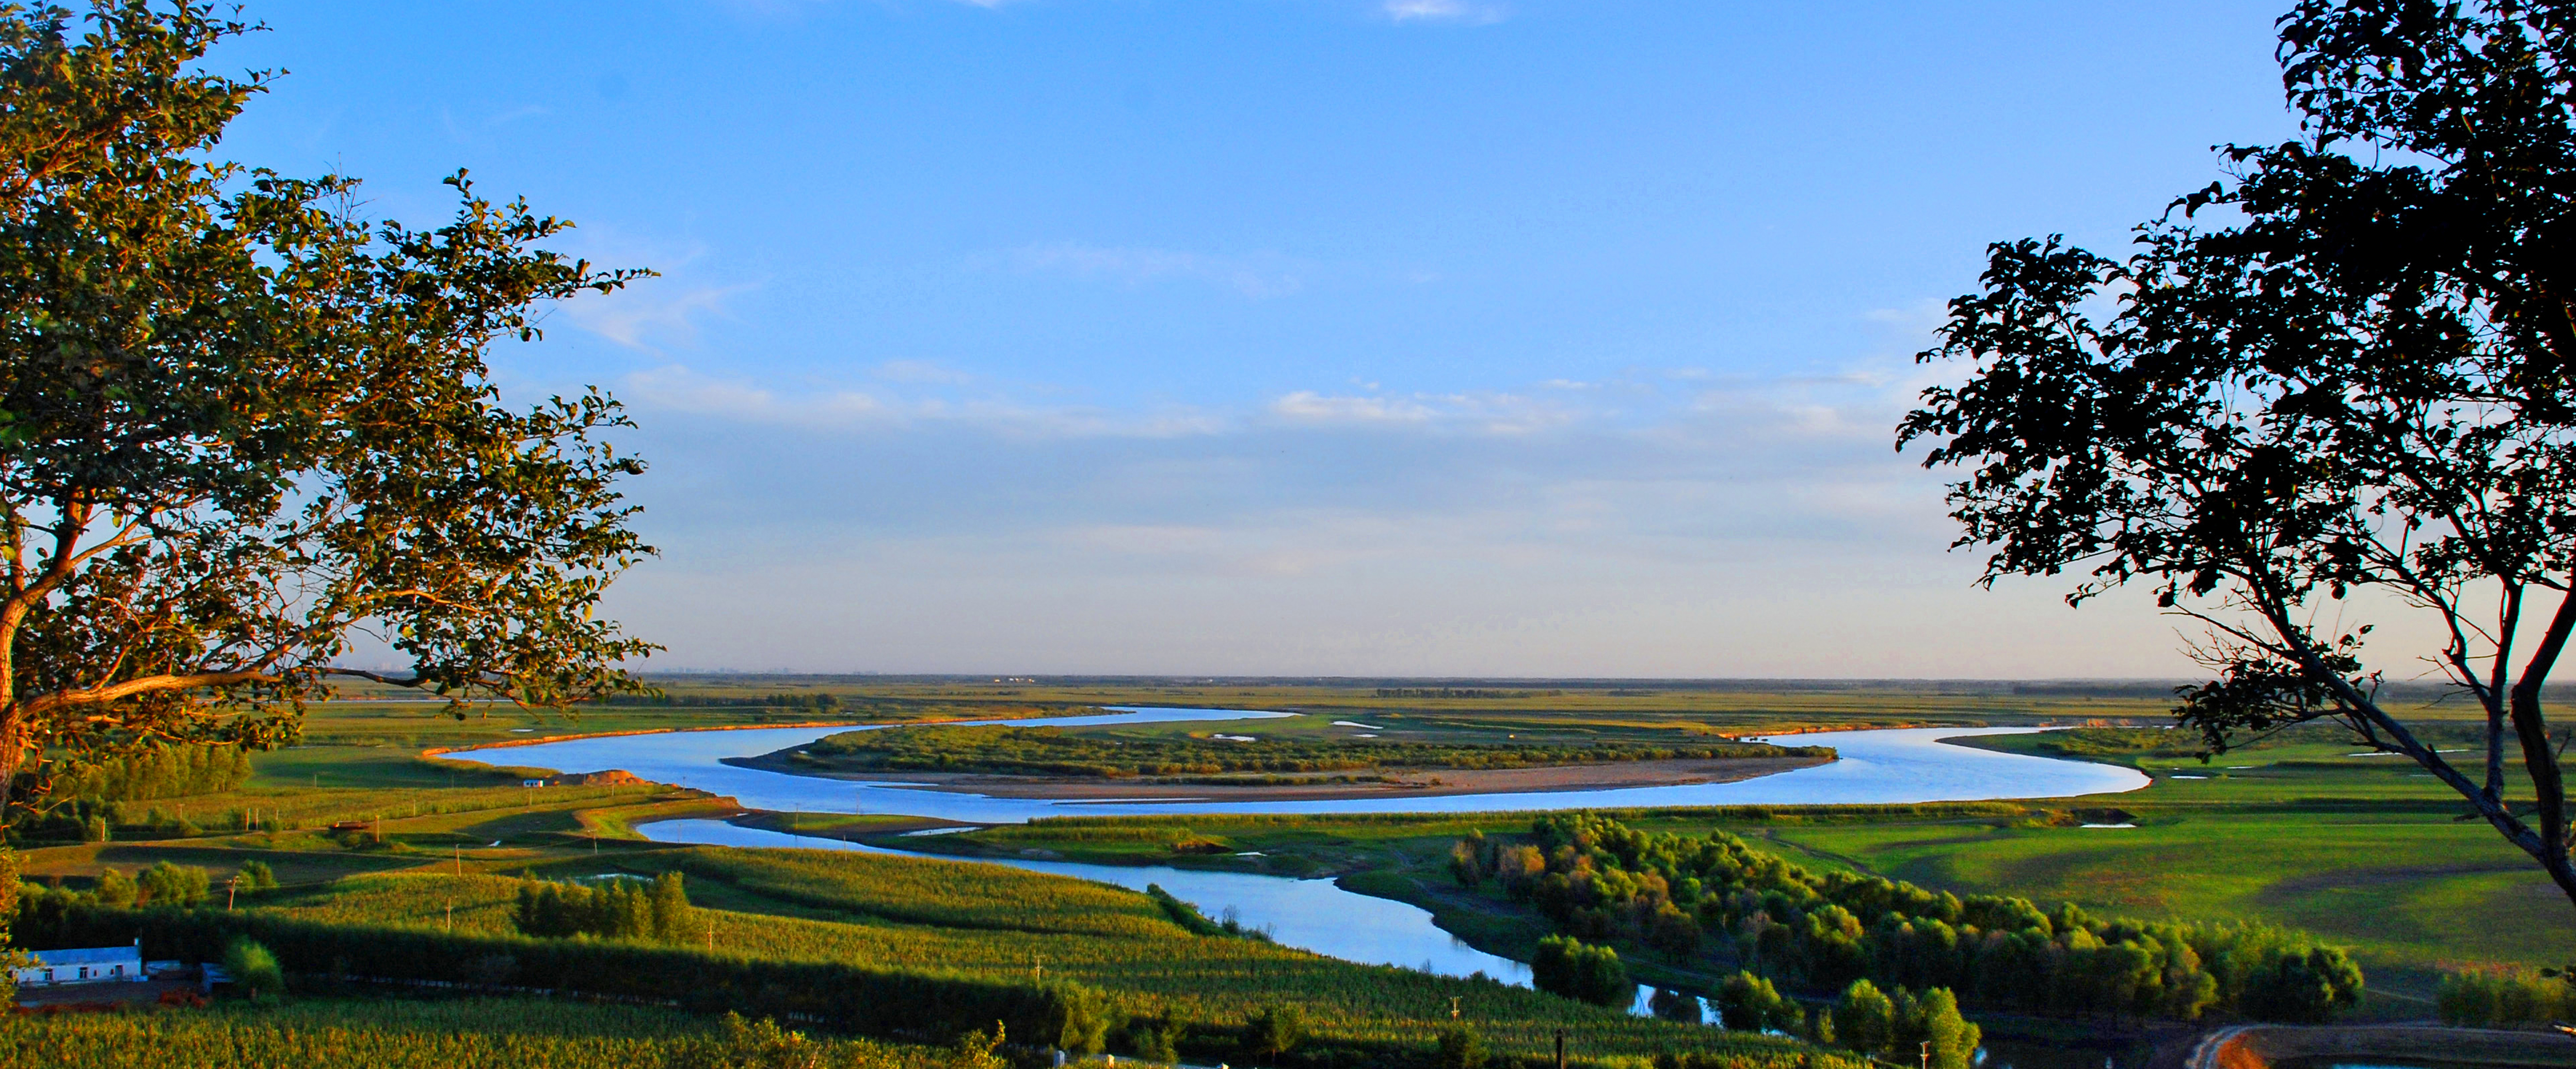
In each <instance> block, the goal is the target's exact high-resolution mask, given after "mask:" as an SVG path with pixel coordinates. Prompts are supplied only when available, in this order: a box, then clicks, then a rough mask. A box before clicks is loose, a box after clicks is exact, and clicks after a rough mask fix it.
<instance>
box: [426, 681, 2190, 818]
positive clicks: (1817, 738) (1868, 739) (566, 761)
mask: <svg viewBox="0 0 2576 1069" xmlns="http://www.w3.org/2000/svg"><path fill="white" fill-rule="evenodd" d="M1289 715H1293V714H1289V713H1269V712H1254V711H1247V710H1239V709H1161V708H1149V709H1121V710H1119V711H1117V712H1112V713H1106V714H1100V715H1094V716H1058V717H1047V718H1043V719H1035V720H979V721H970V723H977V724H1031V725H1043V726H1048V727H1077V726H1082V725H1091V724H1142V723H1172V722H1181V721H1209V722H1215V721H1238V722H1239V721H1246V720H1266V719H1275V718H1278V717H1284V716H1289ZM888 726H899V725H888ZM859 730H881V729H880V728H853V727H803V728H748V729H743V730H733V731H665V732H656V733H652V734H644V735H608V736H599V737H594V738H586V739H565V740H563V741H561V742H544V743H535V744H531V745H520V746H493V747H482V748H478V749H473V750H460V751H457V752H454V753H450V754H448V755H447V756H448V757H451V758H455V759H457V760H462V761H477V762H484V763H489V764H501V765H528V766H533V767H538V768H552V769H558V770H562V771H567V772H587V771H595V770H599V769H610V768H622V769H625V770H626V771H628V772H632V773H634V774H636V775H638V776H642V777H644V778H645V779H649V780H653V781H656V782H660V783H672V784H678V785H680V786H683V787H695V788H697V789H699V790H703V791H708V792H712V793H715V794H721V795H729V796H731V797H733V798H734V799H736V800H738V801H740V802H741V803H742V804H743V805H745V806H748V807H750V808H753V809H769V810H777V811H781V812H789V811H796V812H807V813H847V812H852V811H853V810H856V811H861V812H868V813H902V814H905V815H909V816H923V817H937V818H941V819H945V820H954V821H960V822H964V823H969V824H1017V823H1022V822H1024V821H1027V820H1030V819H1032V818H1035V817H1047V816H1071V815H1075V814H1084V815H1092V816H1134V815H1141V814H1171V813H1495V812H1537V811H1545V810H1560V809H1630V808H1644V807H1654V806H1707V805H1815V804H1847V803H1904V802H1968V801H1983V800H1986V799H1993V798H2065V797H2073V796H2076V795H2085V794H2108V793H2114V792H2119V791H2132V790H2136V789H2138V788H2140V787H2144V786H2146V785H2147V782H2148V781H2147V778H2146V777H2145V776H2144V775H2141V774H2139V773H2138V772H2137V771H2136V770H2134V769H2124V768H2113V767H2111V766H2108V765H2097V764H2089V763H2086V762H2080V761H2058V760H2052V759H2049V758H2044V757H2024V756H2020V755H2018V754H2004V753H1995V752H1993V751H1991V750H1976V749H1970V748H1968V747H1964V746H1946V745H1943V744H1942V743H1941V742H1940V741H1939V740H1941V739H1954V738H1962V737H1965V736H1970V735H2007V734H2018V733H2022V732H2029V731H2036V730H2040V729H2037V728H1902V729H1894V730H1879V731H1831V732H1818V733H1816V734H1812V735H1800V736H1796V737H1794V738H1785V739H1774V740H1771V741H1777V742H1786V743H1793V744H1802V743H1814V744H1821V745H1826V746H1832V747H1834V748H1835V749H1836V750H1837V751H1839V752H1840V753H1841V754H1842V760H1839V761H1835V762H1832V763H1830V764H1824V765H1817V766H1814V767H1810V768H1801V769H1796V770H1793V771H1789V772H1781V773H1776V774H1773V775H1768V776H1757V777H1755V778H1753V779H1747V780H1737V781H1735V782H1733V783H1698V784H1683V785H1679V786H1668V787H1620V788H1610V789H1603V790H1575V791H1538V792H1528V793H1520V794H1451V795H1438V796H1433V797H1427V798H1426V797H1407V796H1404V795H1400V794H1390V795H1385V796H1381V797H1372V798H1339V799H1308V800H1303V801H1271V802H1223V801H1213V800H1204V799H1159V800H1154V801H1144V800H1134V801H1118V800H1114V799H1113V800H1085V801H1057V800H1049V799H1043V798H994V797H990V796H987V795H980V794H969V793H963V792H958V791H941V790H928V789H924V788H922V787H920V786H918V785H906V784H901V783H884V782H875V783H858V782H852V781H848V780H832V779H820V778H816V777H812V776H793V775H786V774H783V773H777V772H763V771H760V770H758V769H750V768H738V767H735V766H733V765H728V764H724V763H723V762H722V759H723V758H727V757H754V756H758V755H760V754H765V753H769V752H771V751H774V750H783V749H786V748H787V747H790V746H801V745H804V744H805V743H809V742H812V741H814V740H816V739H819V738H822V737H823V736H825V735H836V734H840V733H842V732H845V731H859ZM1244 730H1246V731H1252V730H1256V729H1253V728H1245V729H1244Z"/></svg>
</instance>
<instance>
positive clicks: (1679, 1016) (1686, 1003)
mask: <svg viewBox="0 0 2576 1069" xmlns="http://www.w3.org/2000/svg"><path fill="white" fill-rule="evenodd" d="M1646 1008H1647V1009H1648V1010H1651V1011H1653V1012H1654V1015H1655V1016H1656V1017H1659V1018H1661V1019H1663V1020H1667V1021H1682V1022H1685V1023H1689V1024H1698V1023H1700V1020H1701V1018H1702V1017H1704V1016H1706V1013H1707V1010H1706V1008H1705V1007H1703V1006H1701V1005H1700V1001H1699V996H1698V995H1694V994H1691V993H1689V992H1687V991H1675V990H1673V989H1671V988H1669V987H1659V988H1656V989H1655V993H1654V995H1653V997H1651V998H1648V999H1647V1000H1646Z"/></svg>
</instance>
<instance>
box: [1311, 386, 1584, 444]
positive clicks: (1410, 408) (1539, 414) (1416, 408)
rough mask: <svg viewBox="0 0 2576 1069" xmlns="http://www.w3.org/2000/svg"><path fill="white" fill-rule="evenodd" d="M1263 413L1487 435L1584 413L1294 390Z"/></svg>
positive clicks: (1475, 400) (1515, 403) (1490, 401)
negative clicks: (1402, 425)
mask: <svg viewBox="0 0 2576 1069" xmlns="http://www.w3.org/2000/svg"><path fill="white" fill-rule="evenodd" d="M1269 413H1270V415H1272V416H1273V417H1276V418H1278V419H1281V420H1283V421H1286V422H1289V423H1302V424H1325V423H1344V424H1368V423H1376V424H1415V425H1421V426H1436V427H1441V428H1446V429H1464V430H1469V431H1476V432H1483V433H1489V434H1526V433H1529V432H1532V431H1536V430H1540V429H1543V428H1547V427H1556V426H1563V425H1566V424H1569V423H1573V422H1576V421H1577V420H1579V419H1581V418H1583V416H1584V412H1582V411H1581V410H1578V409H1574V408H1570V407H1567V406H1565V405H1562V404H1558V403H1553V402H1547V401H1540V400H1537V399H1534V398H1529V397H1524V396H1521V395H1519V394H1511V393H1453V394H1414V395H1411V396H1405V397H1389V396H1385V395H1381V394H1374V393H1372V394H1356V395H1333V394H1324V393H1318V392H1316V391H1313V390H1297V391H1294V392H1291V393H1288V394H1285V395H1283V396H1281V397H1279V398H1278V399H1276V400H1273V401H1272V402H1270V407H1269Z"/></svg>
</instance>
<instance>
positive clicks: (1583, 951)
mask: <svg viewBox="0 0 2576 1069" xmlns="http://www.w3.org/2000/svg"><path fill="white" fill-rule="evenodd" d="M1530 984H1531V985H1532V986H1534V987H1536V988H1538V989H1539V990H1541V991H1545V992H1547V993H1549V994H1552V995H1563V996H1565V997H1567V998H1570V999H1576V1000H1579V1001H1583V1002H1589V1003H1591V1004H1593V1005H1595V1006H1626V1005H1628V1004H1629V1003H1630V1002H1633V1001H1635V999H1636V997H1637V987H1636V984H1634V983H1632V982H1630V981H1629V979H1628V969H1627V966H1624V965H1621V964H1620V963H1619V952H1618V951H1616V950H1612V949H1611V948H1609V947H1604V946H1586V945H1584V943H1583V941H1582V940H1579V939H1576V938H1574V937H1572V936H1566V935H1551V936H1548V937H1547V938H1545V939H1541V940H1539V943H1538V953H1536V954H1534V955H1532V956H1531V957H1530Z"/></svg>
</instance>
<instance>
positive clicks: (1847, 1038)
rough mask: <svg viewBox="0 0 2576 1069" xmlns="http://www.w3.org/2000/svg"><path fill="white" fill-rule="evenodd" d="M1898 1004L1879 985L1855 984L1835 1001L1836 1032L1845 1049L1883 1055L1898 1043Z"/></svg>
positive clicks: (1858, 981)
mask: <svg viewBox="0 0 2576 1069" xmlns="http://www.w3.org/2000/svg"><path fill="white" fill-rule="evenodd" d="M1896 1023H1897V1022H1896V1001H1895V1000H1894V999H1891V998H1888V997H1887V995H1886V994H1884V993H1882V992H1880V991H1879V989H1878V985H1876V984H1873V983H1870V982H1869V981H1867V980H1854V981H1852V982H1851V986H1850V987H1847V988H1844V989H1843V994H1842V997H1841V998H1839V999H1836V1000H1835V1001H1834V1030H1835V1031H1836V1032H1838V1033H1840V1035H1841V1037H1842V1044H1843V1046H1846V1047H1849V1048H1851V1049H1853V1050H1856V1051H1859V1052H1861V1053H1863V1054H1883V1053H1886V1051H1887V1050H1888V1049H1889V1046H1890V1045H1891V1044H1893V1043H1894V1042H1895V1040H1896Z"/></svg>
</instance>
